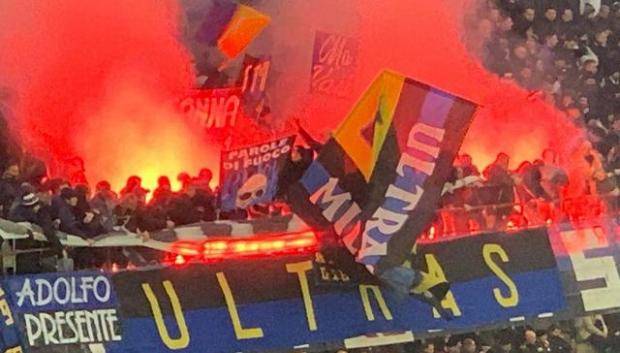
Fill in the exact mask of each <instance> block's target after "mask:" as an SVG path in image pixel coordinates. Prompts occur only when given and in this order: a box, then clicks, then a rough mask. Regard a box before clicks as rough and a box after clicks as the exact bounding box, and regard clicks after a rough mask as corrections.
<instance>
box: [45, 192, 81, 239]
mask: <svg viewBox="0 0 620 353" xmlns="http://www.w3.org/2000/svg"><path fill="white" fill-rule="evenodd" d="M54 207H55V209H53V214H55V215H57V216H58V219H59V220H60V226H59V228H60V230H61V231H63V232H65V233H67V234H71V235H75V236H78V237H81V238H88V234H87V233H86V232H85V231H84V230H83V229H82V222H81V221H80V220H79V219H78V218H77V217H76V215H75V211H74V209H73V207H72V206H71V205H69V204H68V203H67V202H66V201H64V200H63V199H60V202H58V203H57V204H56V205H55V206H54Z"/></svg>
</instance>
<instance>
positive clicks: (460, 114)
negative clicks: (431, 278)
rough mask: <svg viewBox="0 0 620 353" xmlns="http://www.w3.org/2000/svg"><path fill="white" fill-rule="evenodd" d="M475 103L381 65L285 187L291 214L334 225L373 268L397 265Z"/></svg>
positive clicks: (425, 220) (420, 225) (435, 197)
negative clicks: (297, 176) (299, 177)
mask: <svg viewBox="0 0 620 353" xmlns="http://www.w3.org/2000/svg"><path fill="white" fill-rule="evenodd" d="M475 110H476V105H475V104H473V103H471V102H469V101H466V100H464V99H462V98H458V97H455V96H453V95H451V94H448V93H446V92H443V91H440V90H438V89H435V88H433V87H430V86H427V85H425V84H422V83H419V82H416V81H414V80H412V79H409V78H405V77H403V76H400V75H397V74H394V73H390V72H384V73H382V74H381V75H380V76H379V77H378V78H377V79H376V80H375V81H374V82H373V84H372V85H371V86H370V88H369V89H368V90H367V91H366V92H365V93H364V95H363V96H362V98H361V99H360V100H359V101H358V103H357V104H356V106H355V107H354V108H353V110H352V111H351V113H350V114H349V116H348V117H347V118H346V119H345V121H344V122H343V124H342V125H341V127H340V128H339V129H338V130H337V131H336V133H335V134H334V137H333V138H332V139H330V140H329V141H328V142H327V143H326V145H325V146H324V147H323V148H322V150H321V153H320V154H319V156H318V158H317V159H316V160H315V161H314V162H313V163H312V165H311V166H310V167H309V169H308V170H307V171H306V173H305V175H304V176H303V177H302V180H301V181H300V182H299V183H298V184H296V185H295V186H294V187H292V188H291V193H290V195H289V200H291V203H292V207H293V209H294V211H295V213H296V214H298V215H300V217H302V218H303V219H304V221H306V223H308V224H312V225H314V226H315V227H319V228H323V229H325V228H327V229H332V230H333V231H334V232H335V234H337V236H338V237H339V239H340V242H342V243H343V245H344V246H346V248H347V249H349V251H350V252H351V253H352V254H353V255H355V256H356V260H357V261H358V262H360V263H362V264H364V265H366V266H367V267H368V268H370V269H371V270H379V272H380V271H381V270H382V269H388V268H392V267H395V266H398V265H400V264H402V263H403V262H404V261H405V259H406V257H407V256H408V255H409V253H410V252H411V249H412V247H413V244H414V242H415V240H416V238H417V237H418V236H419V235H420V234H421V233H422V232H423V230H424V229H425V228H426V227H427V226H428V224H429V223H430V222H431V221H432V218H433V217H434V216H435V210H436V207H437V204H438V202H439V198H440V196H441V190H442V188H443V185H444V183H445V181H446V179H447V177H448V174H449V172H450V170H451V166H452V162H453V160H454V157H455V155H456V153H457V151H458V149H459V148H460V145H461V143H462V141H463V138H464V136H465V132H466V131H467V129H468V127H469V124H470V123H471V121H472V117H473V114H474V112H475Z"/></svg>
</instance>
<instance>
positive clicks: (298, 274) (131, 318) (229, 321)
mask: <svg viewBox="0 0 620 353" xmlns="http://www.w3.org/2000/svg"><path fill="white" fill-rule="evenodd" d="M420 254H421V256H420V259H421V261H422V262H423V264H421V266H423V267H425V268H428V270H429V271H431V272H434V273H437V274H438V275H440V276H445V277H446V278H447V279H448V280H450V281H451V282H452V283H453V286H452V290H451V292H450V294H449V295H448V296H447V298H446V300H445V301H444V303H443V305H444V306H445V307H446V309H447V310H450V311H451V312H452V313H453V314H454V316H455V319H454V320H452V321H446V320H444V319H443V318H440V317H439V316H438V315H437V313H434V312H433V309H432V308H431V307H430V306H429V305H427V304H425V303H422V302H420V301H418V300H417V299H414V298H410V299H407V300H405V301H398V300H396V299H395V298H394V296H393V295H392V293H391V292H390V291H389V290H385V289H383V288H380V287H379V286H376V285H374V284H372V283H361V284H360V283H357V284H353V285H351V286H349V287H346V288H343V287H342V286H326V285H317V284H316V283H317V281H316V278H315V276H316V273H315V272H314V271H313V260H315V257H314V256H302V255H299V256H290V257H280V258H267V259H260V260H259V259H255V260H227V261H224V262H221V263H214V264H209V265H189V266H186V267H181V268H167V269H161V270H151V271H128V272H121V273H117V274H114V275H113V276H112V282H113V284H114V289H115V293H116V295H117V298H118V303H119V306H120V320H121V327H122V333H121V334H122V341H120V342H109V343H106V344H105V349H106V352H107V353H138V352H140V353H143V352H150V353H164V352H166V353H169V352H177V351H178V352H188V353H192V352H196V353H209V352H222V353H223V352H239V351H262V350H268V349H290V348H292V347H294V346H297V345H304V344H313V343H320V342H323V343H325V342H342V341H343V340H344V339H345V338H348V337H354V336H359V335H362V334H368V333H375V332H398V331H404V330H412V331H413V332H414V333H427V332H429V331H430V332H435V331H437V330H442V331H443V332H450V331H451V330H464V329H468V328H471V327H477V328H480V327H484V326H487V325H494V324H497V323H501V322H504V323H508V322H509V320H511V319H512V318H515V317H523V318H526V317H527V318H531V317H536V316H537V315H539V314H541V313H553V312H557V311H560V310H562V309H563V308H564V298H563V294H562V287H561V282H560V276H559V274H558V272H557V269H556V267H555V260H554V257H553V252H552V250H551V246H550V245H549V242H548V240H547V234H546V232H545V230H544V229H538V230H531V231H527V232H523V233H519V234H510V235H506V234H488V235H482V236H478V237H475V238H473V237H472V238H463V239H457V240H454V241H452V242H447V243H442V244H428V245H423V246H422V247H421V248H420ZM463 254H467V256H463ZM467 269H471V271H468V270H467ZM543 284H544V285H543Z"/></svg>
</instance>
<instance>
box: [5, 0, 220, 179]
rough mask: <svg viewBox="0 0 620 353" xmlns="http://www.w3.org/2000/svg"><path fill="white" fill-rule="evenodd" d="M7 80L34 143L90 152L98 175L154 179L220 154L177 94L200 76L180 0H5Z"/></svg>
mask: <svg viewBox="0 0 620 353" xmlns="http://www.w3.org/2000/svg"><path fill="white" fill-rule="evenodd" d="M0 14H1V15H0V16H1V21H0V22H1V24H0V26H1V27H0V33H1V34H0V36H1V37H0V50H1V52H2V54H1V56H0V80H2V84H3V85H6V86H9V87H10V88H11V89H13V90H14V92H15V96H16V99H15V101H14V102H13V105H14V115H15V116H14V117H13V119H14V121H13V122H14V123H16V124H15V125H16V126H17V127H18V128H19V131H20V132H21V134H22V137H23V140H24V143H25V147H26V148H27V149H28V150H30V151H33V152H34V153H35V154H37V155H39V156H42V157H44V159H45V160H47V161H52V160H58V159H60V160H62V159H65V158H70V157H74V156H79V157H81V158H83V160H84V162H85V166H86V174H87V176H88V178H89V181H90V182H91V183H94V182H96V181H98V180H101V179H107V180H109V181H110V182H111V183H112V185H113V187H115V188H117V189H118V188H119V187H120V186H122V184H124V181H125V179H126V178H127V177H128V176H130V175H132V174H137V175H140V176H142V177H143V180H144V184H145V185H146V186H151V187H152V186H153V185H154V184H155V181H156V179H157V177H158V176H159V175H160V174H166V175H169V176H170V177H171V179H175V178H174V177H175V176H176V174H177V173H179V172H181V171H185V170H187V171H188V172H190V173H197V171H198V169H199V168H201V167H203V166H209V167H211V168H212V169H214V171H215V172H217V171H216V169H217V168H216V166H217V164H218V163H217V154H214V153H213V150H215V149H211V148H209V146H208V145H207V144H206V143H205V142H204V140H203V138H202V137H201V136H200V135H199V134H197V133H196V132H194V131H195V130H196V129H195V127H192V126H188V125H186V122H185V121H183V118H182V117H181V116H179V115H178V114H177V113H176V112H175V110H174V109H173V102H174V101H175V100H176V99H178V97H180V96H181V95H183V94H184V93H185V92H186V91H187V90H188V89H189V88H190V87H191V85H192V82H193V73H192V72H191V70H190V68H189V67H190V62H191V60H190V56H189V54H188V53H187V52H186V50H185V49H184V48H183V47H182V46H180V45H179V43H178V41H177V33H178V28H177V19H178V18H179V9H178V6H177V3H176V2H175V1H152V0H135V1H83V0H62V1H60V0H59V1H35V0H24V1H5V2H2V3H1V4H0Z"/></svg>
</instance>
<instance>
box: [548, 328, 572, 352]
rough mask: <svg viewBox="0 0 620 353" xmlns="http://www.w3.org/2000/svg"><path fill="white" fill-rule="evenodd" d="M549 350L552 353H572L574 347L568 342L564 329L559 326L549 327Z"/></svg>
mask: <svg viewBox="0 0 620 353" xmlns="http://www.w3.org/2000/svg"><path fill="white" fill-rule="evenodd" d="M548 332H549V335H548V336H549V348H550V349H551V353H570V352H572V347H571V345H570V342H569V341H568V340H566V338H565V336H564V333H563V332H562V329H561V328H560V327H559V326H557V325H551V326H550V327H549V330H548Z"/></svg>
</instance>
